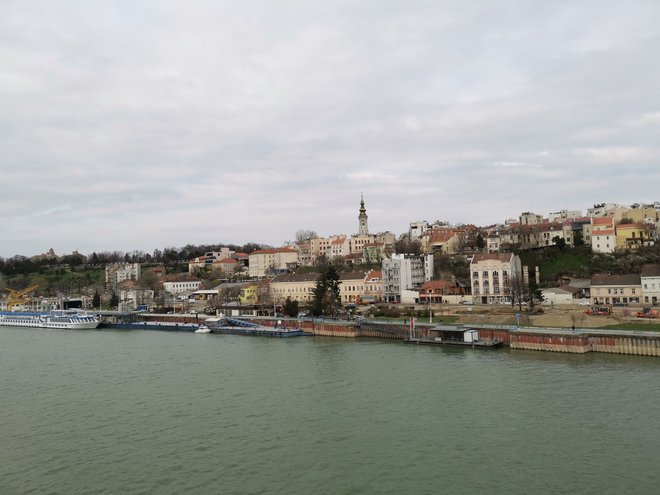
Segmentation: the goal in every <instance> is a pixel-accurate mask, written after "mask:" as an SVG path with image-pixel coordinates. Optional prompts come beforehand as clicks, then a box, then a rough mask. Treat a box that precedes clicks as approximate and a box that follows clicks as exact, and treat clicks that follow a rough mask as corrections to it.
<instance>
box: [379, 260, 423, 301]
mask: <svg viewBox="0 0 660 495" xmlns="http://www.w3.org/2000/svg"><path fill="white" fill-rule="evenodd" d="M382 273H383V296H384V301H385V302H393V303H397V302H400V301H401V296H402V294H403V291H405V290H411V289H418V288H419V287H420V286H421V285H422V284H423V283H424V282H427V281H429V280H431V278H433V255H432V254H427V255H422V256H418V255H412V254H394V255H392V258H390V259H386V260H383V270H382Z"/></svg>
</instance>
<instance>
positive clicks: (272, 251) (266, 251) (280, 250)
mask: <svg viewBox="0 0 660 495" xmlns="http://www.w3.org/2000/svg"><path fill="white" fill-rule="evenodd" d="M296 252H297V251H296V250H295V249H291V248H277V249H259V250H257V251H252V252H251V253H250V256H252V255H253V254H275V253H296Z"/></svg>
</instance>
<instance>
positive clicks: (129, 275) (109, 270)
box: [105, 263, 140, 289]
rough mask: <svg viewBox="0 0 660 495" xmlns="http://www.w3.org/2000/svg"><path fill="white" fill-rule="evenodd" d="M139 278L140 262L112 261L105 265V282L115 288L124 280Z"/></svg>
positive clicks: (136, 279)
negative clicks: (110, 263)
mask: <svg viewBox="0 0 660 495" xmlns="http://www.w3.org/2000/svg"><path fill="white" fill-rule="evenodd" d="M139 279H140V263H113V264H112V265H107V266H106V267H105V282H106V283H107V284H109V285H110V286H112V287H113V288H115V289H116V288H117V286H118V285H119V284H120V283H122V282H123V281H124V280H133V281H138V280H139Z"/></svg>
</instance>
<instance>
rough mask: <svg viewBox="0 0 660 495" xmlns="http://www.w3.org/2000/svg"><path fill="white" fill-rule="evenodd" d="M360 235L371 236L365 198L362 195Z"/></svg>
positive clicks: (359, 217) (359, 218) (359, 216)
mask: <svg viewBox="0 0 660 495" xmlns="http://www.w3.org/2000/svg"><path fill="white" fill-rule="evenodd" d="M358 221H359V222H360V223H359V229H358V233H359V235H369V227H368V226H367V209H366V208H365V207H364V197H363V196H362V194H360V214H359V215H358Z"/></svg>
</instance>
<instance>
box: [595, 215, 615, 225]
mask: <svg viewBox="0 0 660 495" xmlns="http://www.w3.org/2000/svg"><path fill="white" fill-rule="evenodd" d="M591 223H592V224H593V225H614V220H613V219H612V218H610V217H599V218H593V219H592V220H591Z"/></svg>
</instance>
